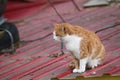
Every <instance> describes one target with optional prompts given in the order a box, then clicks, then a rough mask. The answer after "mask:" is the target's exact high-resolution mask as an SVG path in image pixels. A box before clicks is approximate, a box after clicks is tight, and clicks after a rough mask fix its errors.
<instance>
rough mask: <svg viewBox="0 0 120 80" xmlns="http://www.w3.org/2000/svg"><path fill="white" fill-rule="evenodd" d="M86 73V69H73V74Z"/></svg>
mask: <svg viewBox="0 0 120 80" xmlns="http://www.w3.org/2000/svg"><path fill="white" fill-rule="evenodd" d="M82 72H85V69H73V73H82Z"/></svg>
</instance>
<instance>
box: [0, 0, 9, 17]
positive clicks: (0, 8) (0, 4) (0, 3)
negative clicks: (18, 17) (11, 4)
mask: <svg viewBox="0 0 120 80" xmlns="http://www.w3.org/2000/svg"><path fill="white" fill-rule="evenodd" d="M7 1H8V0H0V17H1V16H2V15H3V13H4V12H5V9H6V6H7Z"/></svg>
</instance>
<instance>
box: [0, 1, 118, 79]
mask: <svg viewBox="0 0 120 80" xmlns="http://www.w3.org/2000/svg"><path fill="white" fill-rule="evenodd" d="M86 1H87V0H75V2H76V4H77V5H78V6H79V8H80V9H81V11H78V10H77V9H76V7H75V6H74V5H73V3H72V2H71V1H68V2H64V3H59V4H58V3H57V4H56V5H55V7H56V8H57V10H58V12H59V13H60V14H61V15H62V17H63V18H64V19H65V21H67V22H69V23H71V24H73V25H81V26H83V27H85V28H87V29H90V30H92V31H97V30H99V29H101V28H104V27H107V26H109V25H112V24H114V23H115V22H116V21H118V20H120V8H119V7H116V6H114V7H113V6H106V7H95V8H86V9H84V8H82V6H83V3H85V2H86ZM21 4H22V3H21ZM23 4H24V3H23ZM8 6H9V4H8ZM41 6H42V5H32V7H31V6H28V7H27V8H26V7H25V8H24V7H23V8H19V9H16V10H10V9H9V10H8V11H7V12H6V13H5V16H6V17H7V18H8V20H10V21H13V20H16V19H17V20H19V19H22V20H21V21H20V22H18V23H16V25H17V27H18V29H19V32H20V38H21V40H32V39H36V38H40V37H44V36H46V35H48V34H50V35H49V36H47V37H45V38H44V39H42V40H40V41H36V42H31V43H29V44H27V45H25V46H23V47H20V48H18V49H17V54H14V55H9V54H8V53H5V54H3V55H0V80H50V79H51V78H52V77H58V78H71V77H76V75H82V76H85V77H88V76H93V77H94V76H101V75H103V74H105V73H108V74H111V75H120V25H119V26H117V27H114V28H110V29H107V30H104V31H101V32H99V33H97V35H98V36H99V37H100V38H101V40H102V42H103V44H104V45H105V48H106V51H107V57H106V60H105V62H104V64H103V65H101V66H98V67H97V68H94V69H92V70H88V71H86V72H84V73H82V74H73V73H71V70H70V69H69V67H68V64H69V63H70V62H71V57H70V56H69V54H65V55H62V56H60V57H57V58H49V57H48V55H50V54H55V53H58V52H60V50H59V49H60V44H59V43H57V42H56V41H54V40H53V38H52V31H53V28H54V27H53V25H52V24H53V23H54V22H61V19H60V18H59V17H58V15H57V14H56V13H55V11H54V10H53V8H52V7H50V6H47V7H46V8H44V9H42V10H41V11H38V10H40V7H41ZM11 9H12V8H11ZM17 11H18V12H19V13H18V12H17ZM37 11H38V12H37ZM20 12H21V13H20ZM9 13H10V14H12V16H10V15H9ZM18 14H20V15H18ZM34 14H35V15H34ZM23 15H24V16H23ZM29 15H34V16H30V17H29ZM26 16H27V18H26ZM28 17H29V18H28ZM93 72H96V74H92V73H93Z"/></svg>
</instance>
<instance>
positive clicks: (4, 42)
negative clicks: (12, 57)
mask: <svg viewBox="0 0 120 80" xmlns="http://www.w3.org/2000/svg"><path fill="white" fill-rule="evenodd" d="M4 30H8V31H9V32H10V33H11V34H12V37H13V41H14V42H13V46H14V47H15V48H18V47H19V41H20V39H19V32H18V30H17V27H16V26H15V25H14V24H13V23H9V22H4V23H3V24H2V25H0V32H2V33H1V34H0V53H3V52H1V51H2V50H5V49H6V50H10V49H12V47H11V46H12V44H11V38H10V35H9V34H8V33H7V32H6V31H4ZM6 52H7V51H6ZM9 52H10V51H8V53H9ZM10 53H11V52H10Z"/></svg>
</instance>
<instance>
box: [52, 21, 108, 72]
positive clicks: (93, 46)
mask: <svg viewBox="0 0 120 80" xmlns="http://www.w3.org/2000/svg"><path fill="white" fill-rule="evenodd" d="M53 25H54V31H53V38H54V39H55V40H57V41H62V42H63V43H64V45H65V47H66V49H67V50H68V51H69V52H70V53H71V56H72V58H73V62H74V64H75V68H74V69H73V73H82V72H85V71H86V67H87V66H88V67H90V68H95V67H97V66H98V65H100V64H102V63H103V61H104V59H105V55H106V51H105V48H104V46H103V44H102V42H101V40H100V39H99V37H98V36H97V35H96V34H95V33H94V32H92V31H90V30H87V29H85V28H83V27H80V26H73V25H71V24H69V23H61V24H57V23H54V24H53Z"/></svg>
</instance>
